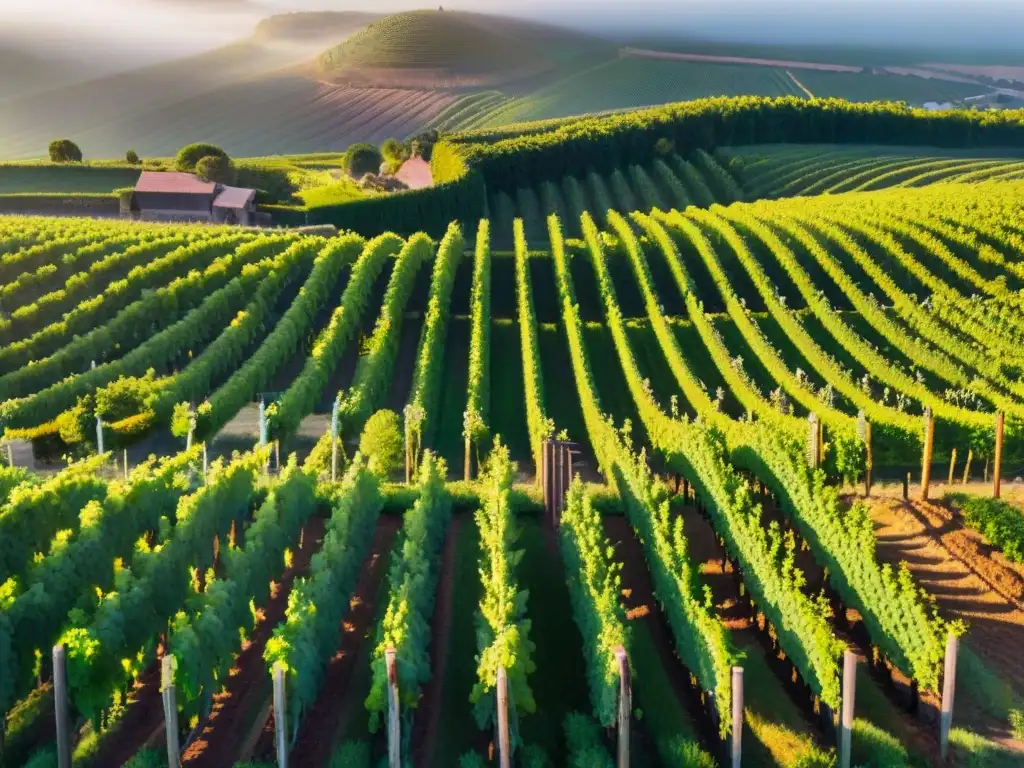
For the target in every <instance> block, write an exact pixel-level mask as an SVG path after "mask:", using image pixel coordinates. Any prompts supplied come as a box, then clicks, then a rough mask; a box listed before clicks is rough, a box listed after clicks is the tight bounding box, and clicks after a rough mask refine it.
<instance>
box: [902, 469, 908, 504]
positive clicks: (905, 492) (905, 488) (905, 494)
mask: <svg viewBox="0 0 1024 768" xmlns="http://www.w3.org/2000/svg"><path fill="white" fill-rule="evenodd" d="M909 499H910V473H909V472H907V476H906V477H904V478H903V500H904V501H908V500H909Z"/></svg>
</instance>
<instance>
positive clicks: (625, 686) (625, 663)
mask: <svg viewBox="0 0 1024 768" xmlns="http://www.w3.org/2000/svg"><path fill="white" fill-rule="evenodd" d="M615 658H616V659H617V660H618V662H619V748H618V760H617V762H616V768H629V718H630V713H631V712H632V711H633V683H632V680H631V679H630V676H629V658H628V657H627V656H626V649H625V648H623V647H622V646H621V645H620V646H619V647H618V648H616V649H615Z"/></svg>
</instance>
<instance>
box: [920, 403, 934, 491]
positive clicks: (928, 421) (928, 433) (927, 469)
mask: <svg viewBox="0 0 1024 768" xmlns="http://www.w3.org/2000/svg"><path fill="white" fill-rule="evenodd" d="M934 442H935V416H933V415H932V409H931V408H925V409H924V451H923V453H922V454H921V501H928V486H929V485H930V484H931V480H932V444H933V443H934Z"/></svg>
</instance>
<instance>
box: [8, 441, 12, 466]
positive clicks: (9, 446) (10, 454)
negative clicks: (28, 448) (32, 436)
mask: <svg viewBox="0 0 1024 768" xmlns="http://www.w3.org/2000/svg"><path fill="white" fill-rule="evenodd" d="M7 466H9V467H13V466H14V449H13V448H12V447H11V444H10V443H8V444H7Z"/></svg>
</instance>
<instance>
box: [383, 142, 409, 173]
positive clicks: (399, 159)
mask: <svg viewBox="0 0 1024 768" xmlns="http://www.w3.org/2000/svg"><path fill="white" fill-rule="evenodd" d="M380 152H381V155H383V157H384V162H386V163H387V164H388V170H389V171H390V172H391V173H394V172H395V171H397V170H398V169H399V168H401V167H402V163H404V162H405V161H406V160H408V159H409V156H410V155H411V154H412V149H411V147H410V146H409V145H408V144H403V143H402V142H400V141H399V140H398V139H385V141H384V143H383V144H381V145H380Z"/></svg>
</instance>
